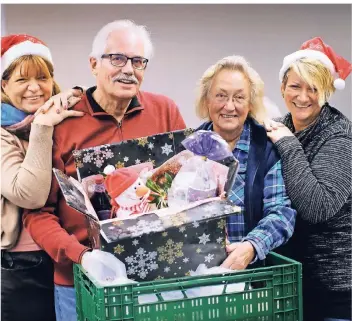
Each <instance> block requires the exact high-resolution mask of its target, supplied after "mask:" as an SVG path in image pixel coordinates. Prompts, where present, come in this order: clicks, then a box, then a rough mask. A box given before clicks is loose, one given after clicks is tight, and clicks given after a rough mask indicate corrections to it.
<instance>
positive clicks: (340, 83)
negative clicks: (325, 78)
mask: <svg viewBox="0 0 352 321" xmlns="http://www.w3.org/2000/svg"><path fill="white" fill-rule="evenodd" d="M345 85H346V84H345V81H344V80H343V79H341V78H337V79H335V80H334V87H335V88H336V89H338V90H342V89H344V88H345Z"/></svg>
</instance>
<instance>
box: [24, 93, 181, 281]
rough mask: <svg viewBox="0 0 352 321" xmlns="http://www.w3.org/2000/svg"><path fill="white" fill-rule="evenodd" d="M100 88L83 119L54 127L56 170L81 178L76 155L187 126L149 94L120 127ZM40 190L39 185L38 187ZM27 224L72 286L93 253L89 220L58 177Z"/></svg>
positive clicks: (84, 106)
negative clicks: (77, 267)
mask: <svg viewBox="0 0 352 321" xmlns="http://www.w3.org/2000/svg"><path fill="white" fill-rule="evenodd" d="M94 90H95V88H94V87H93V88H90V89H89V90H88V91H87V96H84V97H83V99H82V100H81V101H80V102H79V103H78V104H77V105H76V106H75V108H74V109H75V110H79V111H83V112H85V115H84V116H82V117H78V118H67V119H66V120H65V121H63V122H62V123H60V124H59V125H57V126H56V127H55V130H54V136H53V141H54V144H53V167H54V168H57V169H60V170H61V171H63V172H64V173H66V174H67V175H68V176H72V177H75V178H77V174H76V168H75V164H74V159H73V156H72V151H73V150H75V149H82V148H88V147H92V146H96V145H102V144H109V143H115V142H119V141H122V140H127V139H133V138H138V137H143V136H149V135H155V134H158V133H163V132H168V131H174V130H179V129H184V128H185V127H186V125H185V123H184V121H183V119H182V116H181V114H180V112H179V110H178V108H177V106H176V104H175V103H174V102H173V101H172V100H170V99H169V98H167V97H165V96H162V95H156V94H151V93H147V92H140V93H138V95H137V97H135V98H133V99H132V101H131V103H130V106H129V107H128V109H127V112H126V114H125V116H124V118H123V120H122V123H121V124H118V122H117V121H116V120H115V119H114V118H113V117H112V116H110V115H108V114H107V113H105V112H104V111H103V110H102V109H101V108H100V106H99V105H98V104H97V103H96V102H95V100H94V99H93V97H92V92H93V91H94ZM33 188H35V186H34V187H33ZM23 222H24V226H25V227H26V228H27V230H28V231H29V233H30V234H31V236H32V237H33V239H34V241H35V242H36V243H37V244H38V245H39V246H40V247H41V248H43V249H44V250H45V251H46V252H47V253H48V254H49V255H50V256H51V257H52V258H53V260H54V267H55V274H54V282H55V284H58V285H70V286H72V285H73V271H72V264H73V262H74V263H80V260H81V257H82V255H83V254H84V252H86V251H87V250H88V249H89V241H88V232H87V221H86V219H85V217H84V215H82V214H81V213H79V212H77V211H76V210H74V209H72V208H71V207H69V206H68V205H67V204H66V202H65V199H64V197H63V195H62V193H61V191H60V188H59V185H58V183H57V181H56V178H55V177H53V179H52V183H51V191H50V194H49V198H48V200H47V203H46V204H45V207H43V208H42V209H39V210H38V209H37V210H31V211H30V210H26V211H25V213H24V215H23Z"/></svg>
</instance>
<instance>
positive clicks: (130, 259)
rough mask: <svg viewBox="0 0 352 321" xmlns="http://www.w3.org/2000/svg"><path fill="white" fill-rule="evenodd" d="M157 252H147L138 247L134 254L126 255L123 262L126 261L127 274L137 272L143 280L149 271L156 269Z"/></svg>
mask: <svg viewBox="0 0 352 321" xmlns="http://www.w3.org/2000/svg"><path fill="white" fill-rule="evenodd" d="M156 257H157V252H155V251H152V252H147V251H146V250H145V249H144V248H142V247H140V248H139V249H138V250H137V252H136V254H135V255H131V256H127V257H126V260H125V262H126V263H127V267H126V270H127V275H134V274H138V276H139V277H140V278H141V279H142V280H143V279H145V278H146V277H147V275H148V273H149V272H150V271H153V270H156V269H157V268H158V267H159V266H158V264H157V263H156Z"/></svg>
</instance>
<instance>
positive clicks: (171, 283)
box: [74, 252, 303, 321]
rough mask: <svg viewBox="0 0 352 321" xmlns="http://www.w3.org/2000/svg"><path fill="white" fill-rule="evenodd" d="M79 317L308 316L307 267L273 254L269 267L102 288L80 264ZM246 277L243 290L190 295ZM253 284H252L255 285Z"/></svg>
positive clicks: (193, 320)
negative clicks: (141, 299) (174, 294)
mask: <svg viewBox="0 0 352 321" xmlns="http://www.w3.org/2000/svg"><path fill="white" fill-rule="evenodd" d="M74 276H75V287H76V297H77V314H78V321H107V320H109V321H120V320H121V321H122V320H123V321H127V320H129V321H201V320H202V321H203V320H208V321H215V320H218V321H225V320H243V321H254V320H255V321H269V320H271V321H302V320H303V316H302V266H301V264H300V263H298V262H296V261H294V260H291V259H289V258H286V257H284V256H282V255H279V254H276V253H273V252H271V253H269V255H268V256H267V259H266V261H265V267H260V268H255V269H247V270H244V271H239V272H236V273H233V274H224V275H208V276H198V277H184V278H177V279H167V280H157V281H153V282H140V283H136V284H131V285H122V286H109V287H102V286H99V285H98V282H96V281H95V280H93V279H92V278H91V277H90V276H89V275H88V273H87V272H86V271H84V270H83V268H82V267H81V266H80V265H75V266H74ZM238 282H246V287H245V290H244V291H243V292H237V293H226V286H225V287H224V290H223V293H222V294H220V295H214V296H208V297H200V298H187V296H186V293H185V290H187V289H190V288H194V287H199V286H208V285H219V284H224V285H228V284H232V283H238ZM249 284H251V287H250V288H249V286H248V285H249ZM173 290H181V291H182V293H183V295H184V298H183V299H180V300H173V301H164V300H163V298H162V297H161V296H160V293H161V292H164V291H173ZM141 294H155V295H156V296H157V298H158V300H159V301H158V302H156V303H148V304H139V303H138V295H141Z"/></svg>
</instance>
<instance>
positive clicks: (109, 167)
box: [104, 165, 115, 175]
mask: <svg viewBox="0 0 352 321" xmlns="http://www.w3.org/2000/svg"><path fill="white" fill-rule="evenodd" d="M114 170H115V167H114V166H113V165H108V166H106V167H105V168H104V174H105V175H109V174H110V173H112V172H113V171H114Z"/></svg>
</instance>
